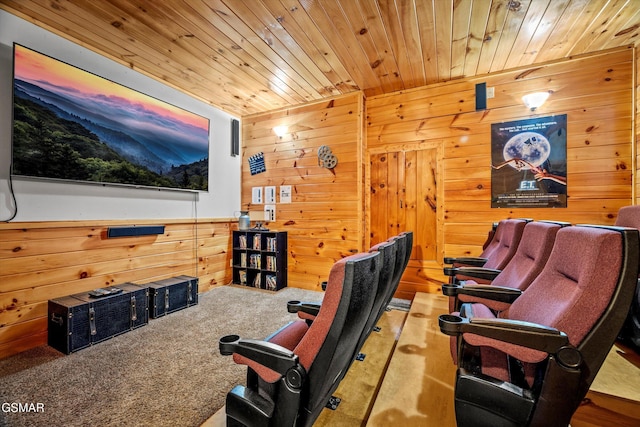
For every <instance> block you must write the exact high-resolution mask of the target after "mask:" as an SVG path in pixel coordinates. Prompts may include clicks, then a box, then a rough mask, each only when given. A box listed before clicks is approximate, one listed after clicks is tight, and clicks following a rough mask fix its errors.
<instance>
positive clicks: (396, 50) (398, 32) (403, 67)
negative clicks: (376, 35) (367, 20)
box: [377, 0, 422, 89]
mask: <svg viewBox="0 0 640 427" xmlns="http://www.w3.org/2000/svg"><path fill="white" fill-rule="evenodd" d="M377 9H378V14H379V15H380V18H381V20H382V25H383V27H384V28H385V32H386V33H387V34H389V41H390V45H391V50H392V52H393V56H394V57H395V58H396V63H397V65H398V73H399V75H400V78H401V79H402V85H403V87H404V88H405V89H408V88H411V87H413V86H412V85H411V81H412V71H411V63H410V61H409V58H408V52H409V51H408V49H407V47H406V45H405V39H404V36H403V33H402V23H401V21H400V16H399V15H398V10H397V9H396V7H395V1H394V0H379V1H377ZM420 56H422V52H420Z"/></svg>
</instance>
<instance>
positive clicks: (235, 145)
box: [231, 119, 240, 157]
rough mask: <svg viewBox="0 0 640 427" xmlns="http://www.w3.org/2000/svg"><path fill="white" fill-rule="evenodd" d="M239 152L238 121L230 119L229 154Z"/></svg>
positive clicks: (232, 154) (234, 154) (235, 154)
mask: <svg viewBox="0 0 640 427" xmlns="http://www.w3.org/2000/svg"><path fill="white" fill-rule="evenodd" d="M238 154H240V122H239V121H238V120H236V119H231V156H233V157H235V156H237V155H238Z"/></svg>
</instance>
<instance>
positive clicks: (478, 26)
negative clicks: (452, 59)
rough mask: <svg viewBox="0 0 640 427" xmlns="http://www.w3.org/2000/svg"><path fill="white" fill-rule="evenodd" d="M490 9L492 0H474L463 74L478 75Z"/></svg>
mask: <svg viewBox="0 0 640 427" xmlns="http://www.w3.org/2000/svg"><path fill="white" fill-rule="evenodd" d="M490 11H491V0H473V5H472V9H471V22H470V24H469V40H468V42H467V52H466V55H465V57H464V68H463V71H462V75H463V76H475V75H476V72H477V70H478V63H479V61H480V52H481V51H482V44H483V42H484V37H483V36H484V34H485V32H486V28H487V22H488V20H489V12H490Z"/></svg>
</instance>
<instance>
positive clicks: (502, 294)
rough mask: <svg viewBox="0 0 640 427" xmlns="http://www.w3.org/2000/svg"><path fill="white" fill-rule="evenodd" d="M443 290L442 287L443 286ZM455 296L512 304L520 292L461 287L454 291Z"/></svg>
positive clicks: (504, 289) (469, 286) (481, 286)
mask: <svg viewBox="0 0 640 427" xmlns="http://www.w3.org/2000/svg"><path fill="white" fill-rule="evenodd" d="M443 288H444V286H443ZM456 295H469V296H472V297H477V298H484V299H489V300H492V301H499V302H506V303H509V304H511V303H513V302H514V301H515V300H516V299H518V297H519V296H520V295H522V291H521V290H520V289H514V288H509V287H506V286H493V285H475V284H474V285H461V286H459V287H458V288H457V289H456Z"/></svg>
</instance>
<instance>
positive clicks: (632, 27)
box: [603, 7, 640, 49]
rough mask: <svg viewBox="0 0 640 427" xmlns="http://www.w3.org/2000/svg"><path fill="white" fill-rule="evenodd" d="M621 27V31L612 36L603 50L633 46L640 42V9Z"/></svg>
mask: <svg viewBox="0 0 640 427" xmlns="http://www.w3.org/2000/svg"><path fill="white" fill-rule="evenodd" d="M622 27H623V28H622V30H619V31H618V32H617V33H616V34H614V36H613V37H611V38H610V39H609V42H607V43H606V44H605V46H603V48H605V49H611V48H614V47H616V46H621V45H622V46H624V45H635V44H636V43H637V42H638V40H640V7H639V8H638V9H637V10H636V13H635V15H633V16H632V17H630V18H629V20H628V21H627V23H625V24H624V26H622ZM620 37H622V38H623V39H621V38H620Z"/></svg>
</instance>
